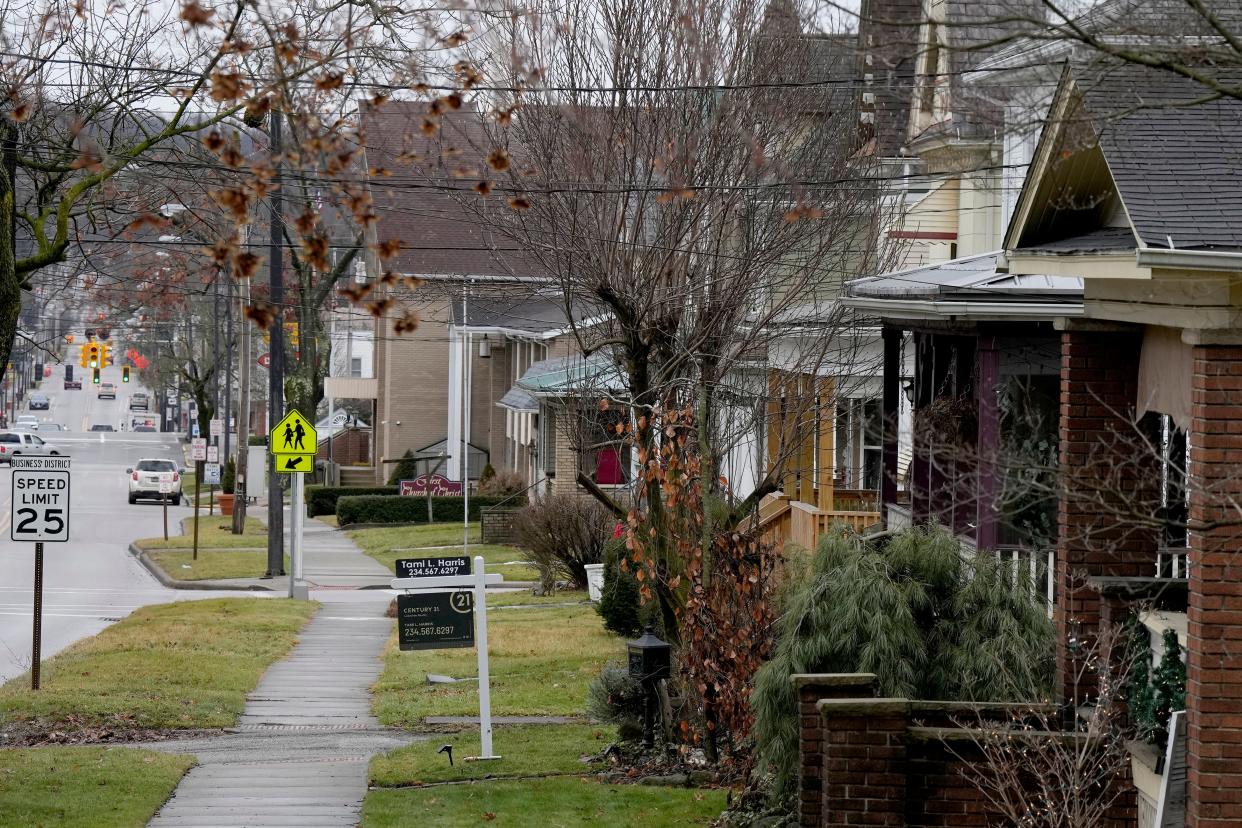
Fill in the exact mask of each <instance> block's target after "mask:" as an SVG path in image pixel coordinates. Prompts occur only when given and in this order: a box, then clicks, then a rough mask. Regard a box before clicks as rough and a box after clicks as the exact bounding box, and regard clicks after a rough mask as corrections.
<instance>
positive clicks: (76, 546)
mask: <svg viewBox="0 0 1242 828" xmlns="http://www.w3.org/2000/svg"><path fill="white" fill-rule="evenodd" d="M82 373H85V372H82ZM61 376H62V375H61V372H60V369H59V368H57V369H54V370H53V374H52V376H51V377H49V378H48V379H46V380H45V381H44V382H43V391H44V393H46V394H47V395H48V396H49V397H50V398H51V400H52V405H51V408H50V409H49V410H48V411H36V412H32V413H34V414H35V416H37V417H38V418H39V419H40V421H51V422H57V423H62V424H63V425H65V426H66V427H68V428H69V429H70V431H69V432H50V433H49V432H44V433H42V435H41V436H42V437H43V438H44V439H45V440H47V441H48V442H49V443H52V444H54V445H55V446H56V447H57V450H58V451H59V452H60V453H61V454H64V455H68V456H70V457H72V459H73V469H72V482H71V488H70V502H71V503H72V510H71V513H70V518H69V533H70V542H69V543H49V544H45V546H44V576H43V601H44V603H43V648H42V649H43V657H44V658H48V657H50V656H51V655H53V654H55V653H56V652H57V651H59V650H61V649H63V648H64V647H66V646H68V645H69V644H72V643H73V642H74V641H77V640H78V639H80V638H83V637H84V636H88V635H93V634H94V633H97V632H99V631H100V630H101V629H103V628H104V627H106V626H107V625H108V624H111V623H113V622H115V621H119V620H120V619H121V618H123V617H125V616H126V615H128V614H129V613H131V612H132V611H134V610H135V609H137V608H139V607H142V606H145V605H147V604H157V603H165V602H169V601H177V600H190V599H196V598H211V597H220V596H221V595H226V594H228V593H220V592H215V593H212V592H195V591H187V590H172V589H167V588H166V587H164V586H162V585H161V584H160V583H159V582H158V581H156V580H155V579H154V578H153V577H151V575H150V574H149V573H148V572H147V571H146V570H145V569H144V568H143V567H142V565H141V564H139V563H138V562H137V561H136V560H135V559H134V558H133V557H132V556H131V555H130V554H129V552H128V547H129V544H130V542H131V541H133V540H135V539H137V538H144V537H153V536H156V535H159V534H161V532H162V531H163V516H162V514H161V512H162V510H161V508H160V506H159V505H158V504H157V503H153V502H147V501H140V502H139V503H138V504H136V505H133V506H131V505H129V504H128V503H127V502H126V482H125V469H126V468H128V467H130V466H132V465H134V463H135V462H136V461H137V460H138V459H140V458H143V457H163V458H168V459H171V460H173V461H174V462H176V463H178V464H184V459H183V456H182V452H181V444H180V442H179V441H178V439H177V435H176V434H172V433H133V432H130V431H119V430H118V431H115V432H99V433H94V432H90V431H87V430H86V429H89V428H90V426H91V425H94V424H97V423H106V424H109V425H111V426H112V427H113V428H115V429H119V428H120V425H119V424H120V422H121V421H122V420H123V419H126V418H127V417H128V414H129V407H128V406H129V396H130V395H131V394H132V393H134V392H136V391H148V392H149V389H146V388H143V387H142V386H141V385H139V384H138V383H136V382H130V383H126V384H122V383H121V370H120V368H118V367H109V368H105V369H104V371H103V377H102V379H103V381H104V382H112V383H115V384H116V387H117V397H116V399H115V400H107V399H105V400H100V399H98V398H97V396H96V387H95V386H92V385H91V384H90V381H89V375H88V376H87V381H86V382H85V383H84V385H83V388H82V390H80V391H77V390H74V391H65V390H63V383H62V381H61ZM19 413H27V412H25V411H22V412H19ZM153 415H154V416H157V417H158V412H153ZM10 496H11V491H10V475H9V471H8V467H7V466H3V467H0V538H2V540H0V550H2V551H0V681H4V680H7V679H9V678H11V677H13V676H16V675H19V674H21V673H22V672H24V671H26V670H28V669H29V668H30V653H31V612H32V609H31V602H32V596H33V592H32V590H33V583H34V544H32V543H16V542H14V541H12V540H10V531H9V525H10V509H11V502H10ZM190 513H191V510H190V509H189V508H188V507H187V506H180V507H173V506H170V507H169V510H168V523H169V531H170V532H176V531H177V525H178V522H179V521H180V519H181V518H182V517H184V516H186V515H189V514H190ZM251 594H253V593H251Z"/></svg>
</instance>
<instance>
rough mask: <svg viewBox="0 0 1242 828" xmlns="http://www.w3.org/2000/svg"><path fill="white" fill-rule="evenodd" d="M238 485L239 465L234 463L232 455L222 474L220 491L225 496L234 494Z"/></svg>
mask: <svg viewBox="0 0 1242 828" xmlns="http://www.w3.org/2000/svg"><path fill="white" fill-rule="evenodd" d="M236 485H237V463H236V462H234V460H233V457H232V456H231V455H230V456H229V459H228V462H226V463H225V464H224V468H223V469H222V470H221V472H220V491H222V492H224V493H225V494H233V489H234V487H236Z"/></svg>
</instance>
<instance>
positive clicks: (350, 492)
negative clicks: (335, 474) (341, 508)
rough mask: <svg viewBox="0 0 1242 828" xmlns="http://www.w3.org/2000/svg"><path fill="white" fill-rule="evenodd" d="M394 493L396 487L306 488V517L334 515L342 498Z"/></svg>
mask: <svg viewBox="0 0 1242 828" xmlns="http://www.w3.org/2000/svg"><path fill="white" fill-rule="evenodd" d="M396 493H397V487H396V486H307V487H306V491H305V493H304V497H305V498H306V516H307V517H315V516H316V515H335V514H336V502H337V500H339V499H340V498H342V497H355V496H361V495H395V494H396ZM424 511H425V510H424Z"/></svg>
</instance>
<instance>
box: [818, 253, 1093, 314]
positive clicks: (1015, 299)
mask: <svg viewBox="0 0 1242 828" xmlns="http://www.w3.org/2000/svg"><path fill="white" fill-rule="evenodd" d="M1002 264H1003V254H1002V253H1001V252H1000V251H995V252H992V253H982V254H979V255H977V256H965V257H963V258H960V259H953V260H951V261H948V262H943V263H941V264H936V265H928V266H925V267H915V268H910V269H908V270H899V271H896V272H893V273H885V274H882V275H879V276H868V277H866V278H862V279H854V280H852V281H850V282H847V283H846V286H845V297H844V299H843V300H842V301H843V303H844V304H845V305H847V306H848V307H852V308H856V309H859V310H865V311H869V312H871V313H874V314H876V315H878V316H880V317H881V318H884V317H900V318H904V319H912V318H913V319H942V318H950V317H952V318H964V319H973V320H980V321H984V320H1006V319H1025V320H1031V321H1043V320H1051V319H1054V318H1057V317H1064V316H1078V315H1080V314H1081V313H1082V279H1081V278H1080V277H1077V276H1039V275H1020V274H1011V273H1008V272H1004V271H1002V270H1000V269H999V268H1000V267H1001V266H1002Z"/></svg>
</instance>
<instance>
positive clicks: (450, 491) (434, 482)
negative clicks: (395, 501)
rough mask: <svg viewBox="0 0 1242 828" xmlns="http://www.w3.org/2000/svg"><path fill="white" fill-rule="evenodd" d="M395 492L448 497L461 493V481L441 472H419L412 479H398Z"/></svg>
mask: <svg viewBox="0 0 1242 828" xmlns="http://www.w3.org/2000/svg"><path fill="white" fill-rule="evenodd" d="M397 494H401V495H427V494H429V495H432V496H433V497H449V496H452V495H460V494H461V482H460V481H457V480H449V479H448V478H447V477H445V476H444V475H442V474H420V475H419V476H418V477H416V478H414V479H413V480H401V481H398V488H397Z"/></svg>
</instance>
